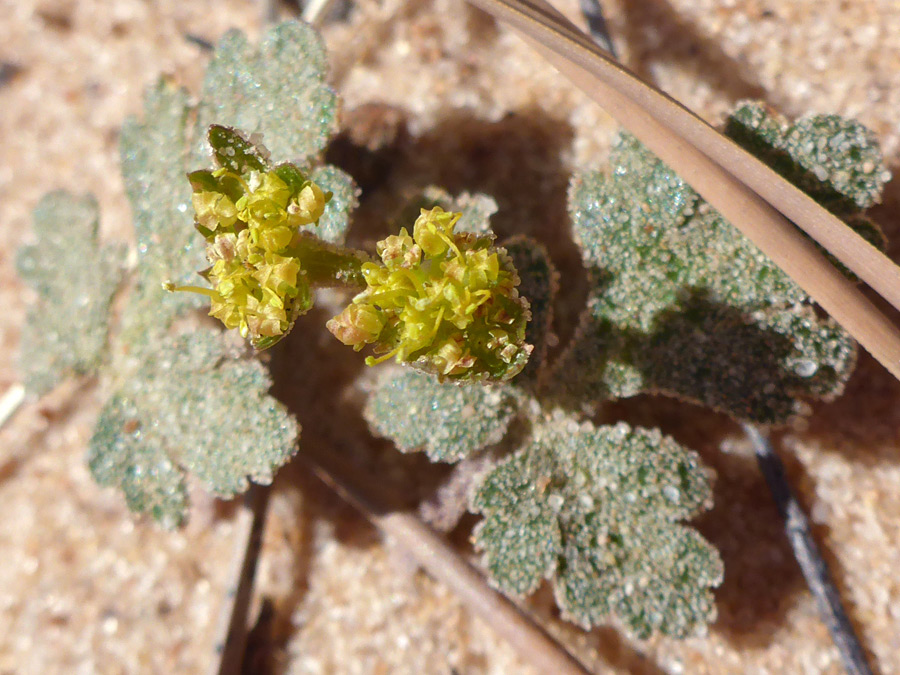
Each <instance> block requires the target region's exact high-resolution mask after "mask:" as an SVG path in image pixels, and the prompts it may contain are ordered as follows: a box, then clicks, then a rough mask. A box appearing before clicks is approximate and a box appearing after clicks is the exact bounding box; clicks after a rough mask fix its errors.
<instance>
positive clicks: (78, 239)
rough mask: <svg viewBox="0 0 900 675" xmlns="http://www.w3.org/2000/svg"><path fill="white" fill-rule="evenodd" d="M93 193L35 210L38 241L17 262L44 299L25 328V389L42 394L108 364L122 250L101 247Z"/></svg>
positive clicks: (58, 196)
mask: <svg viewBox="0 0 900 675" xmlns="http://www.w3.org/2000/svg"><path fill="white" fill-rule="evenodd" d="M98 219H99V212H98V210H97V202H96V201H95V200H94V198H93V197H92V196H90V195H86V196H83V197H76V196H74V195H71V194H68V193H66V192H52V193H50V194H47V195H45V196H44V198H43V199H41V201H40V203H39V204H38V205H37V207H36V208H35V210H34V235H35V239H36V241H35V243H34V244H31V245H27V246H23V247H22V248H21V249H20V251H19V253H18V256H17V258H16V265H17V268H18V272H19V276H20V277H21V278H22V280H23V281H24V282H25V283H27V284H28V285H29V286H31V287H32V288H33V289H34V290H35V291H37V293H38V299H37V302H35V303H34V304H32V305H31V306H30V307H29V308H28V315H27V317H26V319H25V325H24V326H23V327H22V339H21V345H22V346H21V350H20V355H19V361H20V369H21V371H22V377H23V382H24V384H25V387H26V389H27V390H28V391H29V392H31V393H33V394H38V395H40V394H43V393H46V392H47V391H49V390H50V389H51V388H53V386H55V385H56V384H57V383H59V382H60V381H61V380H62V379H63V378H65V377H67V376H70V375H83V374H89V373H93V372H96V370H97V369H98V368H99V367H100V364H101V363H102V362H103V360H104V352H105V350H106V346H107V332H108V329H109V304H110V301H111V300H112V296H113V294H114V293H115V292H116V289H117V288H118V285H119V281H120V280H121V277H122V267H123V262H124V257H125V251H124V248H123V247H121V246H101V245H100V242H99V239H98V236H97V227H98Z"/></svg>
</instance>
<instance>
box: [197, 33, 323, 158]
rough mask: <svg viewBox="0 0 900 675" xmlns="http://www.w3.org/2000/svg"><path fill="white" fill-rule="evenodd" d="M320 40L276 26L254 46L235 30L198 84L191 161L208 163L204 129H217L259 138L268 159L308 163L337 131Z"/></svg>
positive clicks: (229, 34) (313, 36) (217, 50)
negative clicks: (226, 128) (219, 126)
mask: <svg viewBox="0 0 900 675" xmlns="http://www.w3.org/2000/svg"><path fill="white" fill-rule="evenodd" d="M326 70H327V61H326V58H325V50H324V47H323V45H322V40H321V38H320V37H319V36H318V34H316V32H315V31H314V30H313V29H312V28H311V27H310V26H308V25H306V24H304V23H299V22H287V23H282V24H280V25H278V26H275V27H274V28H272V29H270V30H269V31H268V32H267V33H266V34H265V35H264V36H263V38H262V41H261V42H260V44H259V46H252V45H251V44H250V43H249V42H248V41H247V38H246V37H245V36H244V35H243V33H241V32H240V31H236V30H234V31H230V32H229V33H227V34H226V35H225V37H223V38H222V40H221V42H220V43H219V45H218V47H217V48H216V51H215V54H214V56H213V59H212V61H211V62H210V64H209V67H208V69H207V71H206V78H205V80H204V83H203V94H202V96H201V102H200V107H199V110H198V116H197V133H196V135H195V136H196V138H197V139H198V140H197V150H196V155H195V159H196V161H197V163H198V164H203V163H204V160H203V159H202V158H204V157H206V156H207V154H206V152H207V151H206V148H205V139H206V129H207V128H208V127H209V125H211V124H222V125H225V126H229V127H235V128H237V129H241V130H242V131H245V132H247V133H249V134H263V142H264V143H265V145H266V147H267V148H268V150H269V151H270V152H271V153H272V156H273V157H278V158H280V159H281V160H287V161H291V162H294V163H297V164H301V165H303V164H307V163H309V161H310V160H311V159H312V158H313V157H315V156H316V155H318V154H319V153H320V152H321V151H322V150H323V148H324V147H325V144H326V143H327V142H328V139H329V138H330V137H331V135H332V134H333V133H334V132H335V131H336V128H337V120H336V115H337V104H336V97H335V94H334V92H333V91H332V90H331V89H330V88H329V87H328V86H327V85H326V84H325V74H326Z"/></svg>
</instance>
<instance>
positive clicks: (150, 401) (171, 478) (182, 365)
mask: <svg viewBox="0 0 900 675" xmlns="http://www.w3.org/2000/svg"><path fill="white" fill-rule="evenodd" d="M270 385H271V380H270V378H269V375H268V373H267V371H266V369H265V368H264V367H263V366H262V365H261V364H260V363H259V362H258V361H255V360H252V359H250V360H245V359H236V358H232V357H231V356H229V354H228V352H227V350H226V348H225V346H224V342H223V339H222V335H221V333H219V332H218V331H213V330H209V329H198V330H194V331H193V332H191V333H190V334H189V335H182V336H179V337H175V338H164V339H163V341H162V342H161V343H160V344H158V345H157V347H156V348H155V349H153V350H146V351H145V352H144V353H143V354H142V355H141V365H140V367H139V369H137V371H136V373H135V374H134V375H133V376H132V377H130V378H129V379H127V380H125V382H124V384H123V385H122V386H121V388H120V389H119V390H118V391H117V392H116V394H115V395H114V396H113V397H112V398H111V400H110V401H109V402H107V404H106V406H105V407H104V410H103V412H102V413H101V418H100V422H99V423H98V425H97V428H96V429H95V431H94V435H93V437H92V438H91V441H90V449H89V456H88V461H89V464H90V466H91V470H92V472H93V473H94V476H95V477H96V479H97V481H98V482H100V483H101V484H103V485H117V486H119V487H120V488H121V489H122V490H123V491H124V492H125V494H126V498H127V500H128V504H129V506H130V507H131V508H133V509H134V510H137V511H146V512H149V513H150V514H151V515H153V517H154V518H156V519H157V520H160V521H161V522H163V523H164V524H166V525H170V526H171V525H177V524H180V523H181V522H182V521H183V520H184V518H185V516H186V507H187V500H186V498H185V496H184V485H183V482H184V477H183V476H184V472H185V471H189V472H190V473H191V474H192V475H193V476H195V477H196V478H197V479H199V481H200V482H201V483H202V484H203V485H204V486H205V487H206V488H207V489H209V490H210V491H211V492H212V493H214V494H216V495H218V496H221V497H231V496H234V495H235V494H237V493H239V492H242V491H244V490H246V489H247V487H248V479H250V480H253V481H255V482H257V483H266V484H267V483H270V482H271V481H272V477H273V474H274V471H275V470H276V469H277V468H278V467H280V466H281V465H283V464H284V463H285V462H287V460H288V459H290V457H291V456H292V455H293V453H294V451H295V449H296V441H297V437H298V435H299V427H298V426H297V424H296V422H295V421H294V419H293V418H292V417H291V416H290V415H289V414H288V412H287V411H286V410H285V409H284V407H283V406H282V405H281V404H280V403H278V402H277V401H275V399H273V398H272V397H271V396H269V395H268V394H267V391H268V389H269V387H270Z"/></svg>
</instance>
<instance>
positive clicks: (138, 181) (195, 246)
mask: <svg viewBox="0 0 900 675" xmlns="http://www.w3.org/2000/svg"><path fill="white" fill-rule="evenodd" d="M187 104H188V99H187V93H186V92H185V91H184V90H182V89H178V88H176V87H174V86H172V85H171V84H169V83H167V82H165V81H164V80H160V81H159V82H158V83H157V84H156V85H155V86H153V87H151V88H150V89H149V90H148V91H147V94H146V97H145V100H144V120H143V121H140V120H138V119H137V118H135V117H130V118H128V119H127V120H126V121H125V124H124V125H123V127H122V137H121V143H120V154H121V160H122V176H123V178H124V180H125V190H126V193H127V194H128V198H129V200H130V201H131V209H132V213H133V216H134V229H135V233H136V236H137V256H138V264H137V279H136V288H135V291H134V293H133V294H132V296H131V297H130V298H129V302H128V303H127V304H126V306H125V310H124V314H123V318H122V321H123V340H124V341H125V342H126V343H128V344H131V343H134V344H136V345H140V344H143V343H145V342H148V341H150V342H152V341H154V340H155V339H156V338H155V336H157V335H159V334H160V333H161V332H164V331H165V329H166V328H167V327H168V326H169V325H170V324H171V322H172V321H173V320H174V319H175V318H176V317H178V316H180V315H182V314H184V313H185V312H187V311H189V310H191V309H195V308H198V307H200V306H201V305H202V304H203V298H202V297H201V296H199V295H195V294H193V293H167V292H166V291H164V290H163V288H162V283H163V282H165V281H172V282H173V283H175V284H177V285H183V284H193V283H196V280H197V279H196V271H197V270H199V269H203V268H204V267H206V264H207V263H206V258H205V256H204V254H203V251H204V247H205V242H204V241H203V239H202V237H199V236H197V232H196V231H195V230H194V227H193V212H192V209H191V186H190V184H189V182H188V181H187V180H185V172H186V168H187V166H186V159H187V158H186V153H187V137H186V124H187V115H188V107H187Z"/></svg>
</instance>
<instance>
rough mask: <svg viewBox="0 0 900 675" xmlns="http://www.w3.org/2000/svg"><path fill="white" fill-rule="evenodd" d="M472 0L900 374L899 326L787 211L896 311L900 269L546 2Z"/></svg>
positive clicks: (890, 368) (860, 341) (892, 371)
mask: <svg viewBox="0 0 900 675" xmlns="http://www.w3.org/2000/svg"><path fill="white" fill-rule="evenodd" d="M469 2H470V3H471V4H473V5H475V6H477V7H479V8H481V9H483V10H485V11H487V12H489V13H490V14H492V15H493V16H495V17H496V18H497V19H499V20H501V21H503V22H505V23H507V24H509V25H510V26H511V27H513V28H514V29H516V30H517V31H519V32H520V33H522V34H523V35H524V36H525V38H526V40H527V41H528V42H529V43H530V44H532V45H533V46H534V47H535V48H536V49H537V50H538V51H539V52H540V53H541V54H542V55H543V56H544V57H545V58H546V59H547V60H548V61H549V62H550V63H552V64H553V65H554V66H555V67H556V68H557V69H558V70H559V71H560V72H561V73H562V74H563V75H565V76H566V77H568V78H569V79H570V80H571V81H572V82H573V83H574V84H575V85H576V86H578V87H579V88H581V89H583V90H584V91H585V92H586V93H587V94H588V95H589V96H591V97H592V98H593V99H594V100H596V101H597V102H598V103H599V104H600V105H601V106H602V107H603V108H604V109H606V110H607V112H609V113H610V114H611V115H612V116H613V117H615V118H616V119H617V120H618V121H619V123H620V124H622V126H624V127H625V128H626V129H628V130H629V131H631V132H632V133H633V134H634V135H635V136H637V138H638V139H640V140H641V142H642V143H644V145H646V146H647V147H648V148H649V149H650V150H651V151H652V152H653V153H654V154H656V155H657V156H658V157H660V158H661V159H662V160H663V161H664V162H666V163H667V164H668V165H669V166H671V167H672V168H673V169H674V170H675V171H676V172H677V173H678V174H679V175H680V176H682V177H683V178H684V179H685V180H686V181H687V182H688V183H690V184H691V185H692V186H693V187H694V189H695V190H697V192H698V193H699V194H700V195H701V196H702V197H703V198H704V199H705V200H706V201H708V202H709V203H710V204H712V206H713V207H714V208H715V209H716V210H718V211H719V212H720V213H721V214H722V215H723V216H724V217H725V218H726V219H727V220H728V221H729V222H731V223H733V224H734V225H735V226H736V227H738V228H739V229H740V230H741V231H742V232H743V233H744V234H745V235H746V236H747V237H748V238H749V239H750V240H752V241H753V242H754V243H755V244H756V245H757V246H758V247H759V248H760V249H761V250H762V251H763V252H764V253H766V255H768V256H769V257H770V258H771V259H772V260H773V261H774V262H775V264H777V265H778V266H779V267H781V268H782V269H783V270H784V271H785V272H786V273H787V274H788V275H790V276H791V277H792V278H793V279H794V280H795V281H796V282H797V283H798V284H799V285H800V286H801V287H802V288H803V289H804V290H805V291H806V292H807V293H809V295H810V296H812V298H813V299H814V300H815V301H816V302H818V303H819V304H820V305H821V306H822V307H823V308H824V309H825V310H826V311H827V312H828V313H829V314H831V316H833V317H834V318H835V320H836V321H837V322H838V323H840V324H841V325H842V326H843V327H844V328H845V329H846V330H847V331H848V332H849V333H850V334H851V335H853V337H855V338H856V339H857V341H858V342H859V343H860V344H861V345H862V346H863V347H864V348H865V349H866V350H867V351H869V352H870V353H871V354H872V355H873V356H874V357H875V358H876V359H878V361H880V362H881V364H882V365H883V366H884V367H885V368H887V369H888V370H889V371H890V372H891V373H893V374H894V376H895V377H897V378H898V379H900V331H898V330H897V328H896V327H895V326H894V325H893V324H892V323H891V322H890V321H889V320H888V319H887V318H886V317H885V316H884V315H883V314H882V313H881V312H880V311H879V310H878V309H877V308H876V307H875V305H873V304H872V302H870V301H869V300H868V299H867V298H866V297H865V295H863V294H862V292H861V291H860V290H859V289H858V288H857V287H856V286H855V285H854V284H853V283H851V282H850V281H849V280H848V279H847V278H846V277H845V276H844V275H843V274H842V273H841V272H839V271H838V270H837V269H836V268H835V267H834V266H833V265H832V264H831V263H829V262H828V260H827V259H826V258H825V257H824V255H822V253H821V252H819V251H818V250H817V248H816V246H815V245H814V244H813V242H811V241H810V240H809V239H807V238H806V237H804V236H803V234H802V233H800V232H799V231H797V229H796V228H795V227H793V225H792V223H791V221H790V220H788V218H790V219H791V220H793V221H794V223H796V224H797V225H799V226H800V227H801V228H802V229H803V230H805V231H806V232H807V233H808V234H810V236H812V237H813V238H814V239H816V241H818V242H819V243H820V244H822V246H824V247H825V248H826V249H827V250H828V251H830V252H831V253H832V254H833V255H835V257H837V258H838V259H839V260H840V261H841V262H843V263H844V264H845V265H846V266H847V267H848V268H849V269H851V270H853V271H854V272H855V273H856V274H857V275H858V276H859V277H860V278H861V279H863V280H864V281H865V282H866V283H868V284H869V285H870V286H871V287H872V288H873V289H874V290H876V291H877V292H878V293H880V294H881V295H882V296H883V297H884V298H885V299H887V300H888V301H889V302H891V303H892V304H894V306H895V307H898V308H900V268H898V267H897V266H895V265H894V264H893V263H892V262H891V261H890V260H889V259H888V258H887V257H886V256H884V255H883V254H882V253H880V252H879V251H878V250H877V249H875V248H874V247H873V246H872V245H871V244H869V243H867V242H866V241H865V240H863V239H862V237H860V236H859V235H858V234H856V233H855V232H853V231H852V230H851V229H850V228H848V227H847V226H846V225H845V224H844V223H843V222H841V221H840V220H839V219H837V218H836V217H835V216H833V215H832V214H830V213H829V212H828V211H826V210H825V209H823V208H822V207H821V206H819V205H818V204H816V202H815V201H813V200H812V199H811V198H810V197H809V196H807V195H806V194H804V193H803V192H801V191H800V190H798V189H797V188H795V187H794V186H793V185H791V184H790V183H788V182H787V181H786V180H784V179H783V178H781V177H780V176H779V175H778V174H777V173H775V172H774V171H772V170H771V169H769V168H768V167H767V166H766V165H765V164H763V163H762V162H761V161H759V160H757V159H756V158H755V157H753V156H752V155H750V154H749V153H747V152H746V151H744V150H743V149H742V148H740V147H739V146H738V145H736V144H735V143H733V142H732V141H730V140H729V139H727V138H725V137H724V136H722V135H721V134H720V133H718V132H717V131H716V130H715V129H713V128H712V127H711V126H710V125H708V124H707V123H706V122H704V121H703V120H701V119H700V118H699V117H697V116H696V115H695V114H694V113H692V112H691V111H689V110H688V109H687V108H685V107H684V106H682V105H681V104H679V103H677V102H676V101H674V100H673V99H671V98H670V97H668V96H667V95H665V94H664V93H662V92H661V91H659V90H658V89H656V88H654V87H652V86H650V85H648V84H646V83H645V82H643V81H641V80H640V79H639V78H638V77H636V76H635V75H633V74H632V73H631V72H629V71H628V70H627V69H625V68H623V67H622V66H620V65H618V64H617V63H616V62H615V61H614V60H613V59H612V58H611V57H610V56H609V55H608V54H607V53H606V52H604V51H603V50H602V49H601V48H599V47H597V45H595V44H594V42H593V41H592V40H591V39H590V38H589V37H588V36H586V35H585V34H584V33H582V32H581V31H580V30H578V28H576V27H575V26H574V25H573V24H572V23H571V22H569V21H568V20H567V19H566V18H565V17H563V16H562V15H561V14H559V12H557V11H556V10H555V9H553V7H551V6H550V5H549V4H547V3H546V2H544V1H543V0H469ZM782 213H783V214H785V215H782ZM785 216H787V218H786V217H785Z"/></svg>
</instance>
